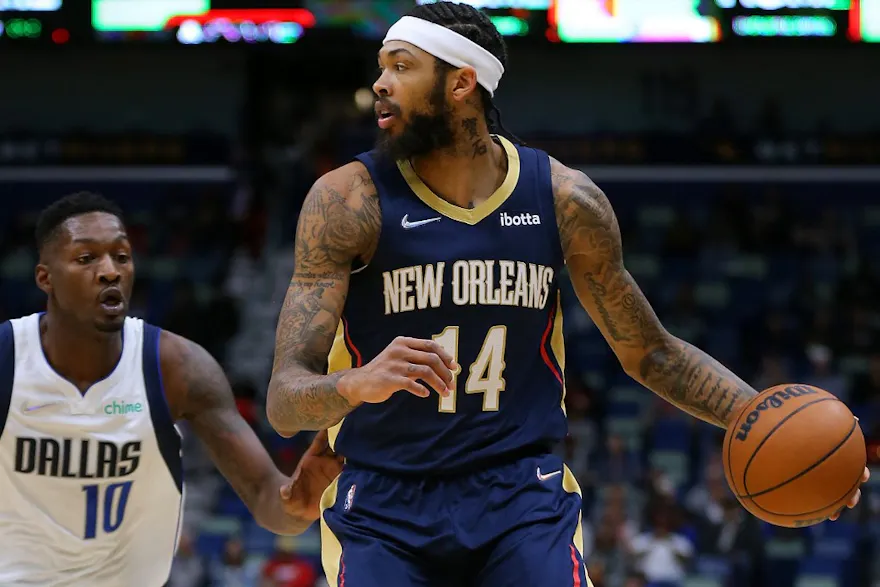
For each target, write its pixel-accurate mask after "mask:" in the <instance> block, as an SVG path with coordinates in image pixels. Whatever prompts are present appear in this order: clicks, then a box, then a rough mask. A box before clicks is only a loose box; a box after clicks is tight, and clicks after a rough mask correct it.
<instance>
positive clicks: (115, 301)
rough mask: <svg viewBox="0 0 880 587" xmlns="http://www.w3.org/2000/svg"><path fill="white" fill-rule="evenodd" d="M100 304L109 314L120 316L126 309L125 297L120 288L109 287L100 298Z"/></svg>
mask: <svg viewBox="0 0 880 587" xmlns="http://www.w3.org/2000/svg"><path fill="white" fill-rule="evenodd" d="M98 303H99V304H101V308H102V309H103V310H104V311H105V312H106V313H107V314H111V315H114V316H118V315H119V314H121V313H122V311H123V310H124V309H125V296H123V295H122V291H121V290H120V289H119V288H118V287H108V288H107V289H105V290H104V291H102V292H101V295H100V296H98Z"/></svg>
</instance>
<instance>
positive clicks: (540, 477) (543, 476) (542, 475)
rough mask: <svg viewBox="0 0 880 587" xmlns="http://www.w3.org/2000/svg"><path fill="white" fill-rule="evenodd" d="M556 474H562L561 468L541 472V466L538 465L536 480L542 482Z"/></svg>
mask: <svg viewBox="0 0 880 587" xmlns="http://www.w3.org/2000/svg"><path fill="white" fill-rule="evenodd" d="M557 475H562V470H561V469H560V470H559V471H553V472H552V473H541V467H538V481H540V482H542V483H543V482H544V481H546V480H547V479H552V478H553V477H556V476H557Z"/></svg>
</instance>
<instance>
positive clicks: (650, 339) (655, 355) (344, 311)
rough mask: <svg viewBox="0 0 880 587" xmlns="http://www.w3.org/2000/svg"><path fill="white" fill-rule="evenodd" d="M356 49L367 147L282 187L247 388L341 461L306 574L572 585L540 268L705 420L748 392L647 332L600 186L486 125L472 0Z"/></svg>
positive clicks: (720, 422)
mask: <svg viewBox="0 0 880 587" xmlns="http://www.w3.org/2000/svg"><path fill="white" fill-rule="evenodd" d="M378 60H379V67H380V74H379V79H378V80H377V81H376V83H375V84H374V86H373V89H374V91H375V92H376V94H377V95H378V101H377V102H376V114H377V116H378V125H379V128H380V139H379V144H378V147H377V149H376V150H375V151H372V152H369V153H364V154H362V155H359V156H358V157H357V160H356V161H355V162H352V163H350V164H348V165H345V166H343V167H341V168H339V169H336V170H334V171H332V172H330V173H328V174H327V175H325V176H324V177H322V178H321V179H320V180H318V182H317V183H316V184H315V185H314V187H313V188H312V190H311V191H310V193H309V194H308V196H307V198H306V201H305V204H304V207H303V210H302V214H301V217H300V220H299V226H298V229H297V237H296V245H295V248H296V253H295V254H296V266H295V269H294V275H293V279H292V283H291V285H290V289H289V290H288V293H287V297H286V300H285V303H284V307H283V309H282V312H281V316H280V318H279V324H278V330H277V335H276V336H277V340H276V350H275V353H276V354H275V364H274V373H273V377H272V381H271V384H270V388H269V398H268V406H267V409H268V415H269V419H270V421H271V422H272V424H273V426H274V427H275V429H276V430H277V431H278V432H279V433H281V434H282V435H291V434H293V433H295V432H296V431H298V430H318V429H323V428H328V427H329V428H330V436H329V438H330V441H331V443H332V445H333V447H334V449H335V450H336V452H337V453H338V454H340V455H342V456H343V457H344V458H345V459H346V464H345V466H344V468H343V472H342V474H341V476H340V477H339V478H338V479H337V480H336V481H335V482H334V483H333V484H332V485H331V486H330V487H329V489H328V491H327V492H326V493H325V494H324V498H323V499H322V507H323V508H325V509H324V510H323V515H322V538H323V548H324V553H323V563H324V568H325V570H326V572H327V574H328V576H329V580H330V583H331V584H332V585H343V584H344V585H345V587H381V586H385V585H394V586H395V587H409V586H413V587H415V586H420V587H421V586H473V587H513V586H517V587H518V586H521V585H528V586H542V587H544V586H546V587H560V586H565V585H567V586H572V585H574V586H586V585H589V580H588V578H587V576H586V570H585V568H584V563H583V560H582V556H581V552H582V536H581V529H580V518H581V498H580V495H579V493H580V492H579V489H578V486H577V483H576V482H575V480H574V478H573V476H572V474H571V472H570V471H569V470H568V469H567V468H565V466H564V464H563V463H562V461H561V460H560V459H559V458H557V457H556V456H554V455H553V454H551V449H552V447H553V446H554V444H556V443H557V442H558V441H559V440H561V439H562V438H563V436H564V435H565V434H566V421H565V413H564V408H563V395H564V385H563V377H562V374H563V373H564V370H565V366H564V355H563V352H562V341H563V337H562V316H561V314H560V306H559V287H558V279H559V274H560V272H561V271H562V270H563V266H564V265H567V266H568V271H569V273H570V276H571V281H572V283H573V285H574V289H575V291H576V292H577V295H578V298H579V299H580V301H581V303H582V304H583V306H584V308H586V310H587V311H588V312H589V314H590V315H591V316H592V318H593V320H594V321H595V323H596V325H597V326H598V327H599V329H600V330H601V331H602V334H603V335H604V336H605V338H606V339H607V341H608V343H609V344H610V345H611V347H612V348H613V349H614V352H615V353H616V354H617V356H618V358H619V359H620V362H621V364H622V366H623V368H624V369H625V370H626V372H627V373H629V374H630V375H631V376H632V377H633V378H634V379H636V380H637V381H639V382H640V383H642V384H643V385H645V386H646V387H648V388H650V389H651V390H653V391H654V392H656V393H657V394H659V395H660V396H661V397H663V398H665V399H667V400H668V401H670V402H672V403H673V404H675V405H676V406H678V407H679V408H681V409H682V410H685V411H687V412H689V413H691V414H693V415H694V416H696V417H698V418H701V419H703V420H705V421H707V422H711V423H713V424H715V425H717V426H722V427H723V426H726V425H727V423H728V421H729V420H730V418H731V417H732V415H734V414H736V412H737V410H738V409H739V408H740V407H742V406H743V405H744V404H745V403H746V402H747V401H748V400H749V398H751V397H753V396H754V395H755V394H756V392H755V390H754V389H752V388H751V387H750V386H749V385H747V384H746V383H745V382H743V381H742V380H740V379H739V378H738V377H736V376H735V375H734V374H733V373H731V372H730V371H728V370H727V369H726V368H725V367H724V366H722V365H721V364H719V363H718V362H717V361H715V360H713V359H712V358H711V357H709V356H708V355H706V354H705V353H704V352H702V351H701V350H699V349H697V348H695V347H693V346H691V345H690V344H688V343H686V342H684V341H682V340H679V339H678V338H675V337H674V336H672V335H671V334H670V333H669V332H667V331H666V330H665V329H664V328H663V326H662V325H661V324H660V322H659V321H658V319H657V316H656V315H655V314H654V311H653V310H652V309H651V306H650V305H649V303H648V301H647V300H646V299H645V297H644V295H642V292H641V291H640V290H639V288H638V286H637V285H636V283H635V282H634V281H633V278H632V277H631V276H630V274H629V273H628V272H627V270H626V269H625V268H624V266H623V262H622V254H621V242H620V233H619V231H618V226H617V221H616V219H615V216H614V212H613V211H612V209H611V206H610V204H609V202H608V199H607V198H606V197H605V195H604V194H603V193H602V191H601V190H600V189H599V188H598V187H596V185H595V184H594V183H593V182H592V181H590V179H589V178H588V177H587V176H585V175H584V174H583V173H581V172H578V171H575V170H572V169H569V168H568V167H565V166H564V165H562V164H561V163H559V162H558V161H556V160H555V159H552V158H550V157H548V155H547V154H545V153H543V152H540V151H537V150H534V149H530V148H527V147H525V146H522V145H517V144H514V142H513V141H512V140H510V139H509V138H506V137H505V136H504V132H503V131H504V129H503V127H501V125H500V119H499V118H498V117H497V114H498V113H497V109H496V108H495V107H494V105H493V102H492V97H493V94H494V92H495V89H496V88H497V86H498V82H499V81H500V79H501V76H502V73H503V72H504V68H505V67H506V62H507V56H506V51H505V47H504V43H503V41H502V39H501V37H500V36H499V34H498V33H497V32H496V30H495V28H494V26H493V25H492V23H491V21H490V20H489V19H488V18H487V17H486V16H485V15H483V14H482V13H480V12H479V11H477V10H475V9H473V8H471V7H469V6H467V5H464V4H454V3H450V2H438V3H436V4H427V5H422V6H419V7H417V8H415V9H414V10H413V11H412V12H411V13H410V14H409V15H408V16H406V17H404V18H403V19H401V20H400V21H398V22H397V23H396V24H395V25H394V26H392V27H391V29H390V30H389V32H388V34H387V36H386V38H385V41H384V44H383V46H382V48H381V50H380V51H379V56H378ZM496 122H497V125H496ZM325 362H326V363H328V364H329V369H328V372H329V374H324V372H323V368H324V365H325ZM432 390H433V391H432ZM855 501H856V500H855V499H854V500H853V504H854V502H855Z"/></svg>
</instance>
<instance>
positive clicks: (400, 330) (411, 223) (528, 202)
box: [329, 138, 567, 474]
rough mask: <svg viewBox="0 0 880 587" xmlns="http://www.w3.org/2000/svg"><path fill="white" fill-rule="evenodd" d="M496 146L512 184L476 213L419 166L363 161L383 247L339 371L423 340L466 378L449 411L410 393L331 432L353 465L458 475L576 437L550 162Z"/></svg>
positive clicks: (348, 321)
mask: <svg viewBox="0 0 880 587" xmlns="http://www.w3.org/2000/svg"><path fill="white" fill-rule="evenodd" d="M498 140H499V141H501V144H502V145H503V146H504V149H505V151H506V152H507V158H508V172H507V177H506V179H505V180H504V182H503V183H502V185H501V187H499V188H498V190H496V192H495V193H494V194H493V195H492V196H490V197H489V199H487V200H486V201H485V202H483V203H481V204H479V205H478V206H476V207H475V208H473V209H464V208H460V207H458V206H455V205H453V204H450V203H449V202H447V201H445V200H442V199H441V198H440V197H438V196H437V195H436V194H434V193H433V192H432V191H431V190H430V188H428V186H427V185H425V184H424V183H423V182H422V181H421V180H420V179H419V178H418V176H417V175H416V174H415V172H414V171H413V168H412V167H411V166H410V165H409V164H408V163H407V162H399V163H396V164H395V163H393V162H389V161H386V160H384V159H379V158H378V157H377V156H376V154H375V153H374V152H370V153H364V154H361V155H359V156H358V157H357V159H358V160H360V161H361V162H362V163H363V164H364V165H366V167H367V169H368V170H369V172H370V175H371V176H372V179H373V181H374V183H375V185H376V189H377V191H378V195H379V203H380V206H381V210H382V228H381V236H380V237H379V243H378V246H377V249H376V252H375V254H374V255H373V258H372V259H371V260H370V262H369V264H368V265H367V266H365V267H362V268H359V269H356V270H355V271H354V272H353V274H352V276H351V283H350V290H349V295H348V298H347V301H346V305H345V309H344V312H343V316H342V320H341V323H340V327H339V331H338V333H337V338H336V342H335V344H334V346H333V349H332V350H331V353H330V359H329V370H330V371H331V372H332V371H336V370H339V369H344V368H348V367H358V366H362V365H365V364H366V363H367V362H369V361H370V360H371V359H373V358H374V357H375V356H376V355H378V354H379V353H380V352H382V350H383V349H384V348H385V347H386V346H388V344H390V343H391V342H392V341H393V340H394V338H395V337H397V336H411V337H415V338H422V339H434V340H435V341H437V342H438V343H440V344H442V345H443V347H444V348H445V349H446V350H447V351H448V352H449V353H450V354H451V355H452V356H453V357H454V358H455V360H456V361H457V362H458V364H459V365H460V371H459V372H458V373H457V374H456V380H455V384H454V385H453V386H451V387H453V389H455V393H454V394H453V395H452V396H450V397H448V398H442V397H440V396H439V395H438V394H432V395H431V396H430V397H429V398H419V397H416V396H413V395H411V394H409V393H407V392H399V393H396V394H395V395H393V396H392V397H391V398H390V399H389V400H388V401H386V402H383V403H380V404H364V405H361V406H359V407H358V408H356V409H355V410H354V411H353V412H352V413H351V414H349V415H348V416H347V417H346V418H345V419H344V420H343V421H342V422H341V423H340V424H339V425H337V426H336V427H334V428H333V429H331V431H330V439H331V442H332V443H333V446H334V448H335V450H336V451H337V452H338V453H339V454H341V455H342V456H344V457H345V458H346V459H347V460H348V461H349V462H351V463H352V464H354V465H358V466H362V467H367V468H371V469H376V470H379V471H389V472H394V473H417V474H430V473H437V474H444V473H454V472H458V471H465V470H468V469H476V468H480V467H482V466H483V465H484V464H485V465H490V464H492V463H496V462H498V461H499V460H500V459H505V458H506V457H508V458H509V457H512V456H514V455H517V454H523V453H525V452H527V451H535V452H541V451H546V450H549V449H550V447H551V446H552V445H553V444H554V443H556V442H557V441H559V440H560V439H562V438H563V437H564V436H565V434H566V431H567V430H566V420H565V411H564V407H563V398H564V384H563V370H564V359H563V339H562V316H561V313H560V304H559V288H558V277H559V272H560V270H561V269H562V266H563V262H564V261H563V256H562V249H561V245H560V242H559V233H558V229H557V226H556V217H555V214H554V206H553V190H552V186H551V180H550V159H549V157H548V156H547V154H546V153H543V152H541V151H537V150H534V149H530V148H527V147H521V146H515V145H513V144H512V143H510V142H509V141H507V140H505V139H503V138H499V139H498Z"/></svg>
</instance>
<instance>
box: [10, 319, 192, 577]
mask: <svg viewBox="0 0 880 587" xmlns="http://www.w3.org/2000/svg"><path fill="white" fill-rule="evenodd" d="M39 324H40V316H39V315H38V314H34V315H32V316H28V317H25V318H20V319H18V320H12V321H11V322H6V323H2V324H0V536H2V548H0V585H3V586H4V587H12V586H25V585H27V586H35V585H39V586H41V587H53V586H56V585H58V586H61V585H63V586H65V587H68V586H69V587H74V586H82V587H86V586H88V587H135V586H136V587H161V586H162V585H164V584H165V582H166V581H167V579H168V574H169V571H170V568H171V561H172V558H173V557H174V553H175V550H176V548H177V537H178V530H179V528H180V521H181V506H182V501H183V500H182V498H183V480H182V467H181V462H180V436H179V435H178V434H177V430H176V429H175V427H174V424H173V422H172V419H171V415H170V413H169V411H168V406H167V403H166V400H165V396H164V390H163V388H162V377H161V373H160V370H159V357H158V354H159V350H158V349H159V332H160V330H159V329H158V328H156V327H154V326H151V325H149V324H145V323H143V322H142V321H141V320H138V319H135V318H127V319H126V320H125V326H124V329H123V332H122V334H123V350H122V357H121V358H120V360H119V363H118V364H117V366H116V368H115V369H114V370H113V372H112V373H111V374H110V375H109V376H108V377H107V378H106V379H103V380H101V381H99V382H97V383H95V384H94V385H93V386H92V387H91V388H90V389H89V390H88V391H87V392H86V393H85V394H82V393H80V391H79V390H78V389H77V388H76V387H75V386H74V385H73V384H72V383H70V382H69V381H67V380H66V379H64V378H63V377H61V376H60V375H59V374H58V373H56V372H55V371H54V370H53V369H52V367H51V366H50V365H49V363H48V361H47V360H46V357H45V355H44V353H43V348H42V344H41V342H40V325H39Z"/></svg>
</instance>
